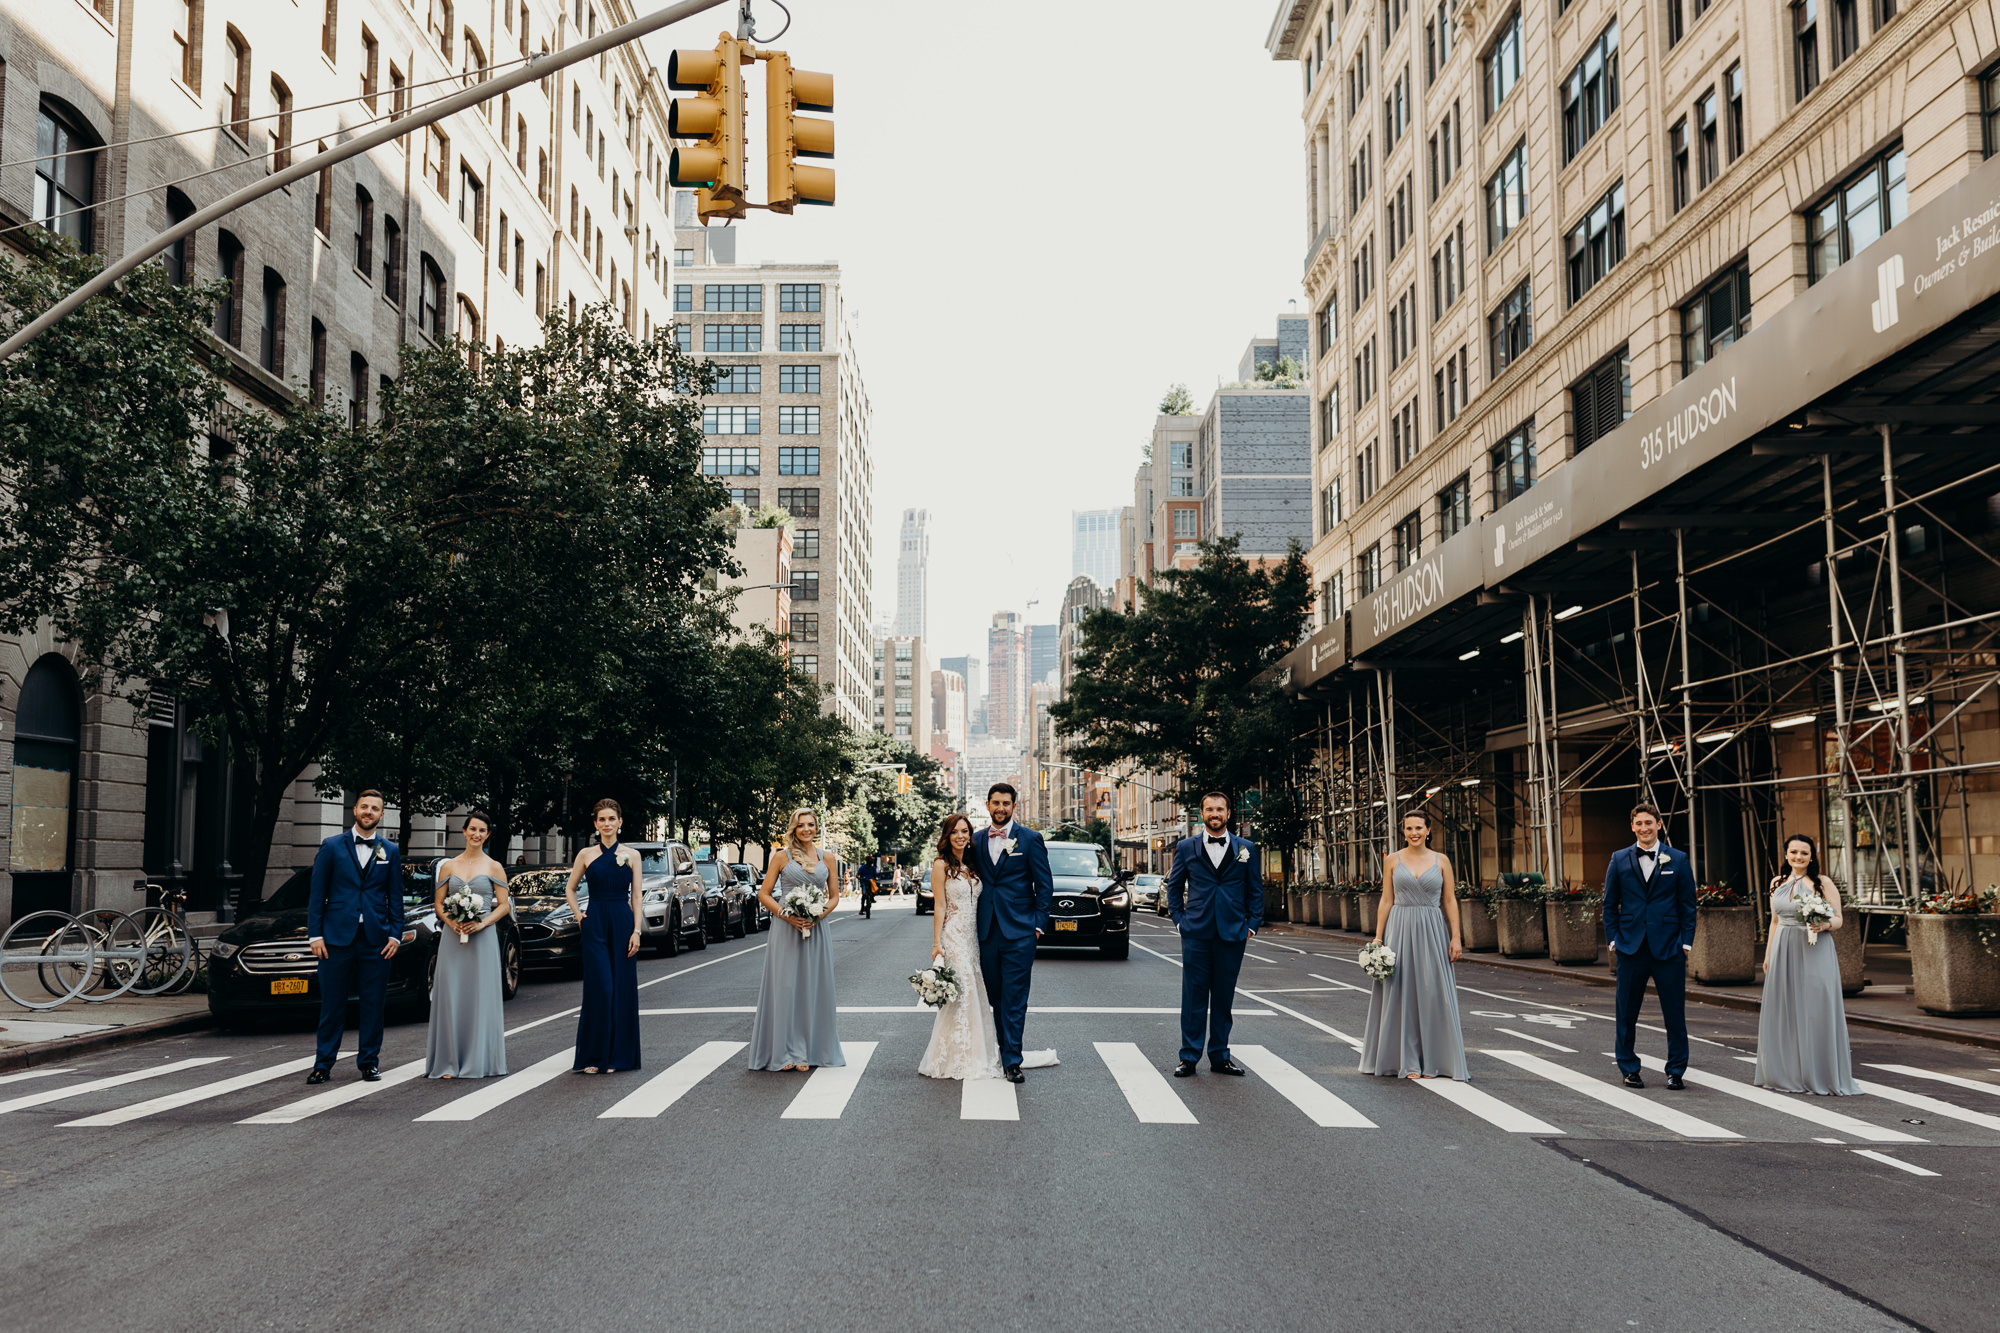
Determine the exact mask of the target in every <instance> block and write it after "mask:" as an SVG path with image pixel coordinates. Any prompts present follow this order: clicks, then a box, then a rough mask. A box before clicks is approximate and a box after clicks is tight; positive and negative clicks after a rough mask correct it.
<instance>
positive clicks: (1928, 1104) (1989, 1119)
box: [1736, 1055, 2000, 1129]
mask: <svg viewBox="0 0 2000 1333" xmlns="http://www.w3.org/2000/svg"><path fill="white" fill-rule="evenodd" d="M1736 1058H1737V1059H1738V1060H1741V1061H1743V1062H1744V1063H1745V1064H1753V1065H1754V1064H1756V1063H1757V1061H1756V1060H1755V1059H1754V1058H1752V1057H1751V1056H1747V1055H1739V1056H1737V1057H1736ZM1854 1086H1855V1087H1857V1088H1859V1089H1861V1090H1862V1091H1863V1092H1865V1093H1867V1094H1868V1095H1869V1096H1871V1097H1881V1098H1884V1099H1885V1100H1888V1101H1892V1102H1899V1103H1901V1104H1902V1105H1904V1106H1912V1107H1915V1108H1916V1109H1917V1110H1919V1111H1929V1112H1930V1113H1931V1114H1932V1115H1938V1116H1943V1117H1944V1118H1945V1119H1947V1120H1963V1121H1964V1122H1965V1123H1966V1124H1968V1125H1978V1126H1979V1127H1980V1128H1982V1129H2000V1116H1991V1115H1987V1114H1986V1113H1985V1112H1984V1111H1968V1110H1966V1109H1965V1108H1964V1107H1963V1106H1954V1105H1952V1104H1951V1103H1950V1102H1941V1101H1939V1100H1938V1099H1937V1098H1935V1097H1926V1096H1924V1095H1923V1094H1922V1093H1921V1092H1904V1091H1903V1090H1902V1089H1901V1088H1892V1087H1890V1086H1889V1085H1888V1084H1886V1083H1870V1082H1869V1081H1868V1080H1867V1079H1865V1078H1857V1079H1855V1080H1854Z"/></svg>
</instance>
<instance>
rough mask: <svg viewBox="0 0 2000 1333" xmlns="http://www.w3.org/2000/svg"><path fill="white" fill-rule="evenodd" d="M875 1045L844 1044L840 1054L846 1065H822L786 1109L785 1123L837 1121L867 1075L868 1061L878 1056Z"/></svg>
mask: <svg viewBox="0 0 2000 1333" xmlns="http://www.w3.org/2000/svg"><path fill="white" fill-rule="evenodd" d="M875 1045H876V1043H874V1042H872V1041H843V1042H842V1043H840V1053H841V1055H843V1056H845V1057H846V1059H847V1063H846V1064H845V1065H843V1066H835V1065H821V1066H820V1067H819V1068H818V1069H815V1070H813V1071H812V1073H811V1074H810V1075H808V1076H807V1078H806V1085H805V1086H804V1087H803V1088H800V1089H799V1095H798V1096H796V1097H794V1098H792V1104H791V1105H790V1106H787V1107H786V1108H785V1114H784V1115H783V1117H782V1119H785V1120H838V1119H840V1113H841V1112H842V1111H845V1110H846V1109H847V1099H848V1098H850V1097H852V1096H853V1095H854V1089H855V1088H856V1087H857V1086H858V1085H859V1084H860V1082H861V1076H862V1075H863V1074H864V1073H866V1072H867V1071H868V1057H869V1056H871V1055H873V1054H875Z"/></svg>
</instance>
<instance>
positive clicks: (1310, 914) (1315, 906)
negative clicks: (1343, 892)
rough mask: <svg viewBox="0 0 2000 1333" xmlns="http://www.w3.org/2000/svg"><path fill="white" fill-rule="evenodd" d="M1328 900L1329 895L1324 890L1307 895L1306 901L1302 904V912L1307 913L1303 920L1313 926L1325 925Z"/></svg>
mask: <svg viewBox="0 0 2000 1333" xmlns="http://www.w3.org/2000/svg"><path fill="white" fill-rule="evenodd" d="M1326 899H1327V894H1326V890H1324V889H1318V890H1315V891H1313V892H1312V893H1308V894H1306V895H1305V898H1304V900H1303V901H1302V902H1301V903H1300V910H1301V911H1303V912H1304V913H1305V915H1304V916H1303V917H1302V918H1301V920H1303V921H1304V922H1305V923H1306V924H1307V925H1311V926H1323V925H1325V924H1326Z"/></svg>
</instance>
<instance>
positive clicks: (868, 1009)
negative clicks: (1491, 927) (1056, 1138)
mask: <svg viewBox="0 0 2000 1333" xmlns="http://www.w3.org/2000/svg"><path fill="white" fill-rule="evenodd" d="M756 1012H757V1006H756V1005H753V1004H725V1005H712V1006H706V1007H699V1006H698V1007H691V1008H686V1009H641V1010H640V1011H639V1017H641V1018H659V1017H663V1016H674V1015H684V1014H754V1013H756ZM840 1012H841V1013H843V1014H935V1013H936V1012H937V1010H935V1009H932V1008H931V1007H930V1006H929V1005H923V1004H843V1005H841V1006H840ZM1028 1012H1029V1013H1031V1014H1178V1013H1180V1009H1179V1008H1177V1007H1176V1008H1164V1007H1158V1006H1155V1007H1152V1008H1141V1007H1117V1006H1106V1005H1088V1004H1031V1005H1029V1006H1028ZM1236 1017H1238V1018H1270V1017H1272V1011H1271V1010H1269V1009H1238V1010H1236Z"/></svg>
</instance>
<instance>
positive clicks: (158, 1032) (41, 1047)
mask: <svg viewBox="0 0 2000 1333" xmlns="http://www.w3.org/2000/svg"><path fill="white" fill-rule="evenodd" d="M214 1026H215V1015H213V1014H211V1013H208V1012H206V1011H203V1012H200V1013H193V1014H177V1015H175V1016H174V1017H172V1018H156V1019H154V1020H152V1021H151V1022H149V1023H128V1024H126V1025H125V1026H123V1027H115V1028H107V1029H105V1030H104V1031H103V1032H86V1033H83V1034H82V1035H81V1036H76V1037H61V1038H58V1039H57V1040H55V1041H38V1042H36V1043H34V1044H33V1045H31V1046H22V1047H20V1048H18V1049H16V1050H11V1051H0V1072H6V1071H9V1070H15V1069H32V1068H33V1067H34V1066H36V1065H46V1064H53V1063H55V1062H56V1061H58V1060H67V1059H70V1058H71V1057H73V1056H78V1055H90V1054H93V1053H95V1052H97V1051H108V1050H111V1049H112V1048H113V1047H117V1046H129V1045H131V1044H132V1043H134V1042H141V1041H148V1040H150V1039H152V1038H154V1037H171V1036H176V1035H178V1034H180V1033H182V1032H200V1031H202V1030H203V1029H205V1028H212V1027H214Z"/></svg>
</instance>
